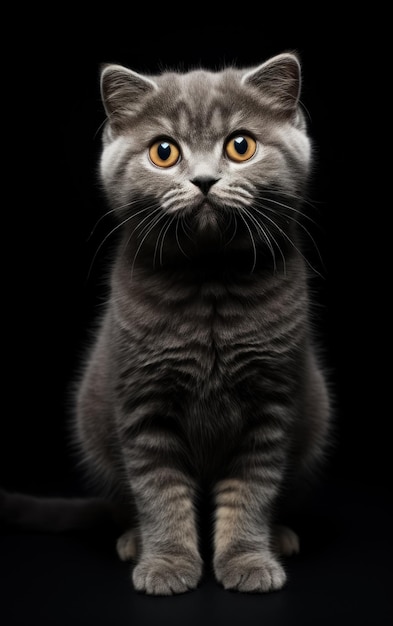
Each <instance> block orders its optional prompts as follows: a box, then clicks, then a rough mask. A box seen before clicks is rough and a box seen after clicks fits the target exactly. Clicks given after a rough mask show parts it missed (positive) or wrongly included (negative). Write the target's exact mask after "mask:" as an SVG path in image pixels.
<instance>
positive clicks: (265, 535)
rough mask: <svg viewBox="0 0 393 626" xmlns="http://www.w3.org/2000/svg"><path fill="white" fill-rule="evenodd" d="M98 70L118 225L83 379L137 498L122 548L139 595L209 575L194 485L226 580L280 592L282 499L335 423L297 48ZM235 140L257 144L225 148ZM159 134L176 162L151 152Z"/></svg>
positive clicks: (103, 440) (97, 442)
mask: <svg viewBox="0 0 393 626" xmlns="http://www.w3.org/2000/svg"><path fill="white" fill-rule="evenodd" d="M101 81H102V82H101V87H102V97H103V103H104V106H105V110H106V113H107V116H108V120H107V124H106V128H105V131H104V135H103V151H102V158H101V163H100V172H101V179H102V184H103V188H104V190H105V194H106V197H107V200H108V204H109V207H110V209H111V211H113V214H114V215H115V216H116V218H117V220H118V221H117V222H116V225H115V227H114V229H115V230H116V231H117V232H121V237H120V240H119V243H118V246H117V252H116V254H115V257H114V259H113V265H112V269H111V277H110V295H109V298H108V301H107V306H106V309H105V313H104V314H103V316H102V319H101V320H100V325H99V329H98V333H97V337H96V340H95V342H94V344H93V345H92V346H91V349H90V350H89V352H88V354H87V357H86V362H85V363H84V367H83V371H82V375H81V377H80V381H79V384H78V391H77V394H76V418H75V438H76V441H77V445H78V446H79V448H80V451H81V454H82V456H83V458H84V459H85V461H86V464H87V466H88V467H89V468H90V471H91V472H92V473H93V474H94V475H99V476H100V477H101V478H102V480H103V483H104V484H105V485H106V486H107V487H109V489H110V491H111V492H112V493H113V494H114V496H115V495H116V497H118V498H120V499H121V500H122V501H123V502H124V501H126V502H129V506H130V511H131V510H133V511H135V514H134V519H133V520H132V521H130V528H129V530H128V531H127V532H126V533H125V534H124V535H123V536H122V537H120V538H119V541H118V552H119V555H120V557H121V558H122V559H125V560H127V559H135V560H136V563H135V565H134V569H133V584H134V586H135V588H136V589H137V590H140V591H144V592H146V593H150V594H157V595H167V594H171V593H181V592H184V591H186V590H188V589H192V588H195V587H196V586H197V584H198V582H199V581H200V578H201V575H202V567H203V564H202V559H201V556H200V552H199V537H198V497H199V494H200V492H201V490H202V489H208V491H209V493H210V494H211V495H212V497H213V501H214V503H215V510H214V542H213V544H214V545H213V547H214V556H213V565H214V571H215V574H216V577H217V580H218V581H219V582H220V583H221V584H222V585H223V586H224V587H225V588H227V589H237V590H239V591H248V592H250V591H252V592H255V591H260V592H264V591H269V590H273V589H279V588H280V587H282V585H283V584H284V582H285V572H284V569H283V567H282V564H281V563H280V560H279V551H281V552H284V553H290V552H293V551H296V550H297V549H298V541H297V537H296V535H295V534H294V533H293V532H292V531H291V530H290V529H286V528H284V527H280V528H279V527H275V526H274V524H275V521H276V520H275V513H276V507H277V503H278V501H279V499H280V498H281V497H282V494H283V493H290V492H291V486H290V485H291V484H292V482H291V481H293V480H294V479H295V478H296V479H297V477H298V476H299V475H302V474H304V473H305V472H306V471H308V470H310V469H312V468H313V467H314V464H315V462H317V461H318V460H319V459H320V458H321V456H322V455H323V451H324V448H325V445H326V441H327V438H328V432H329V426H328V424H329V397H328V392H327V386H326V382H325V378H324V374H323V370H322V368H321V365H320V364H319V359H318V355H317V354H316V351H315V349H314V347H313V337H312V330H311V326H310V313H309V309H310V303H309V289H308V270H309V268H308V266H307V262H306V260H305V258H304V257H303V255H302V252H301V245H302V243H301V242H302V235H303V234H304V233H305V232H306V231H305V227H304V225H303V224H302V216H303V211H304V208H303V206H302V202H303V199H304V196H305V193H306V186H307V180H308V176H309V171H310V165H311V157H312V150H311V146H310V139H309V137H308V134H307V130H306V125H305V120H304V117H303V114H302V111H301V109H300V106H299V91H300V66H299V60H298V58H297V56H296V55H295V54H292V53H284V54H282V55H278V56H277V57H274V58H273V59H269V60H268V61H266V62H265V63H263V64H262V65H260V66H258V67H256V68H248V69H245V70H242V69H236V68H233V67H227V68H223V69H222V70H220V71H216V72H212V71H207V70H203V69H202V70H193V71H190V72H186V73H180V72H169V71H168V72H164V73H163V74H161V75H158V76H148V77H147V76H141V75H139V74H136V73H135V72H133V71H131V70H128V69H126V68H123V67H120V66H116V65H108V66H104V67H103V68H102V76H101ZM233 136H235V137H237V136H239V137H243V136H246V137H248V136H250V137H252V138H253V139H254V140H255V141H256V146H257V148H256V152H255V154H254V155H253V156H252V157H251V158H249V159H248V160H246V161H243V162H236V161H232V160H231V159H230V158H229V157H228V155H227V154H226V153H225V145H226V142H227V141H228V139H230V138H231V137H233ZM156 140H162V141H167V142H170V141H173V142H175V143H176V145H177V146H178V147H179V150H180V155H181V158H180V161H179V162H178V163H176V164H174V165H173V166H172V167H168V168H163V167H160V166H157V165H155V164H154V163H152V162H151V160H150V159H149V156H148V150H149V146H150V145H151V144H152V143H154V141H156ZM212 513H213V512H212ZM130 518H131V513H130ZM275 529H276V530H275Z"/></svg>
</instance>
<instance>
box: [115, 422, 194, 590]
mask: <svg viewBox="0 0 393 626" xmlns="http://www.w3.org/2000/svg"><path fill="white" fill-rule="evenodd" d="M131 430H132V431H133V432H132V433H131V435H132V436H128V438H127V440H126V441H123V455H124V460H125V464H126V468H127V472H128V476H129V481H130V487H131V491H132V494H133V497H134V498H135V503H136V508H137V512H138V538H139V546H138V547H139V553H138V554H137V563H136V565H135V567H134V570H133V573H132V580H133V584H134V587H135V589H136V590H137V591H141V592H145V593H147V594H152V595H171V594H177V593H184V592H186V591H188V590H190V589H194V588H195V587H196V586H197V585H198V582H199V580H200V578H201V575H202V559H201V557H200V555H199V550H198V534H197V524H196V516H195V509H194V499H195V486H194V484H193V481H192V480H191V479H190V477H189V476H187V474H186V472H185V471H184V470H183V469H182V467H181V463H180V461H179V459H181V455H182V452H183V451H182V445H181V441H180V439H179V437H178V435H177V434H176V433H175V432H173V430H171V429H167V428H166V427H165V418H163V420H160V418H159V417H157V418H155V417H153V418H152V417H151V416H149V417H148V418H147V419H146V420H145V421H144V423H143V424H142V426H141V423H140V422H139V427H138V429H135V430H133V429H131ZM128 433H129V434H130V429H129V430H128Z"/></svg>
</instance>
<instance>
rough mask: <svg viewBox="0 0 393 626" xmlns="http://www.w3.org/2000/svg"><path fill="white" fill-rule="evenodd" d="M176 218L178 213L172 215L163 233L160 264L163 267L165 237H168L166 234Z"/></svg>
mask: <svg viewBox="0 0 393 626" xmlns="http://www.w3.org/2000/svg"><path fill="white" fill-rule="evenodd" d="M175 218H176V213H175V214H174V215H173V216H172V219H171V220H170V221H169V223H168V225H167V227H166V228H165V231H164V234H163V235H162V239H161V246H160V265H161V267H162V265H163V263H162V261H163V250H164V239H165V237H166V234H167V232H168V230H169V228H170V227H171V224H172V223H173V220H174V219H175Z"/></svg>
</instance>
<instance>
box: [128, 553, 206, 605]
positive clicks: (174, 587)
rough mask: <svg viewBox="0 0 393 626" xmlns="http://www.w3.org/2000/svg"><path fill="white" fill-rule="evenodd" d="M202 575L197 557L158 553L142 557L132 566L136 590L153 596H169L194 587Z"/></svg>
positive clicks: (200, 564)
mask: <svg viewBox="0 0 393 626" xmlns="http://www.w3.org/2000/svg"><path fill="white" fill-rule="evenodd" d="M201 575H202V562H201V560H200V559H198V558H193V559H192V558H185V557H183V556H177V557H176V556H172V555H160V556H156V557H150V558H146V559H142V560H141V561H140V563H138V565H136V567H135V568H134V571H133V573H132V582H133V584H134V587H135V590H136V591H143V592H145V593H147V594H150V595H155V596H170V595H172V594H176V593H185V592H186V591H189V590H191V589H195V588H196V587H197V585H198V582H199V580H200V578H201Z"/></svg>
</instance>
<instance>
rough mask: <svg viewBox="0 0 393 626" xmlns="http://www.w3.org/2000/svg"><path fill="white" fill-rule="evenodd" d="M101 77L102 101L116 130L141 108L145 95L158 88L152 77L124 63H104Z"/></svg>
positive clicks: (110, 122)
mask: <svg viewBox="0 0 393 626" xmlns="http://www.w3.org/2000/svg"><path fill="white" fill-rule="evenodd" d="M100 78H101V83H100V84H101V98H102V103H103V105H104V108H105V113H106V114H107V116H108V121H109V124H110V125H111V127H112V128H113V129H114V130H120V129H121V128H122V127H123V126H124V124H125V123H126V122H127V120H129V119H130V117H131V116H133V115H134V114H135V113H136V112H137V111H138V110H139V106H140V103H141V101H142V100H144V97H145V96H147V95H148V94H149V93H152V92H154V91H156V90H157V89H158V86H157V84H156V83H155V82H154V81H153V80H152V79H151V78H148V77H147V76H142V75H141V74H138V73H137V72H134V71H132V70H129V69H128V68H126V67H123V66H122V65H114V64H106V65H103V66H102V67H101V77H100Z"/></svg>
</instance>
